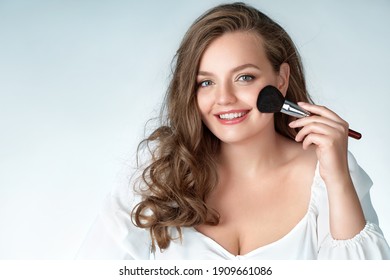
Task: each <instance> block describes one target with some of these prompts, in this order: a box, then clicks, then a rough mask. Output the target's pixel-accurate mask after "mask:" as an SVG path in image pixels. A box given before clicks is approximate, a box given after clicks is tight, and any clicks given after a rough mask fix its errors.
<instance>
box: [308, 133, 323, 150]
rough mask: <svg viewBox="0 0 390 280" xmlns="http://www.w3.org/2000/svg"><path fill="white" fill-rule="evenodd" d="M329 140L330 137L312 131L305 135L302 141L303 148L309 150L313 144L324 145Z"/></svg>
mask: <svg viewBox="0 0 390 280" xmlns="http://www.w3.org/2000/svg"><path fill="white" fill-rule="evenodd" d="M328 140H329V137H327V136H325V135H321V134H315V133H312V134H309V135H308V136H306V137H305V139H304V140H303V142H302V148H303V149H304V150H307V149H308V148H309V146H310V145H312V144H314V145H316V146H318V147H320V146H323V145H324V144H325V143H326V142H327V141H328Z"/></svg>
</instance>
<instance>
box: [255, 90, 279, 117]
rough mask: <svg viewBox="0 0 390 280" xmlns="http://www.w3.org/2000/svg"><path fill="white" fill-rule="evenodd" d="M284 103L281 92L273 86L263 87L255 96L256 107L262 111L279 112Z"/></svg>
mask: <svg viewBox="0 0 390 280" xmlns="http://www.w3.org/2000/svg"><path fill="white" fill-rule="evenodd" d="M283 104H284V96H283V94H282V93H281V92H280V91H279V90H278V89H277V88H276V87H274V86H266V87H264V88H263V89H262V90H261V91H260V93H259V97H258V98H257V109H259V111H260V112H262V113H277V112H280V110H281V109H282V107H283Z"/></svg>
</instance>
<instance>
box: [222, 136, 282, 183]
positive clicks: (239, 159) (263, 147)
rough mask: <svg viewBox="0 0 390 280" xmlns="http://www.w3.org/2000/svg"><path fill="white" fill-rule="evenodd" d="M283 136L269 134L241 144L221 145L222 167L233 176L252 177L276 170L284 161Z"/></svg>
mask: <svg viewBox="0 0 390 280" xmlns="http://www.w3.org/2000/svg"><path fill="white" fill-rule="evenodd" d="M283 141H288V140H287V139H284V137H283V136H281V135H279V134H278V133H276V132H275V131H274V130H273V131H272V132H267V133H264V134H263V135H261V137H257V138H256V139H250V140H248V141H245V142H240V143H221V150H220V151H221V153H220V157H219V163H220V167H221V168H222V169H223V170H225V171H226V172H228V174H231V175H233V176H235V175H237V174H239V176H245V177H247V176H248V177H252V176H255V175H256V174H259V173H262V172H268V171H269V170H271V169H273V168H276V167H277V166H278V165H279V164H280V162H281V161H282V160H283V150H282V147H283V144H282V142H283Z"/></svg>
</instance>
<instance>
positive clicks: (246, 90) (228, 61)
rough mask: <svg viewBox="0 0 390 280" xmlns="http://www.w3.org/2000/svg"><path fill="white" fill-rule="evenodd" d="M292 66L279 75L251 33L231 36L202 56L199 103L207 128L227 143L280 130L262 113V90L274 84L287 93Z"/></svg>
mask: <svg viewBox="0 0 390 280" xmlns="http://www.w3.org/2000/svg"><path fill="white" fill-rule="evenodd" d="M288 75H289V67H288V65H287V64H282V66H281V68H280V71H279V73H277V72H275V71H274V70H273V68H272V66H271V63H270V62H269V60H268V59H267V57H266V54H265V51H264V47H263V44H262V38H260V37H259V36H257V35H255V34H253V33H248V32H233V33H226V34H224V35H222V36H221V37H219V38H217V39H215V40H214V41H212V43H211V44H210V45H209V46H208V47H207V49H206V50H205V52H204V53H203V55H202V58H201V60H200V65H199V71H198V75H197V85H198V89H197V102H198V106H199V109H200V112H201V117H202V120H203V122H204V124H205V125H206V126H207V127H208V128H209V130H210V131H211V132H212V133H213V134H214V135H215V136H216V137H218V138H219V139H220V140H221V141H222V142H225V143H236V142H243V141H246V140H248V139H251V138H253V137H261V135H262V133H267V132H269V131H270V130H272V131H274V124H273V114H263V113H260V112H259V111H258V110H257V108H256V101H257V97H258V94H259V92H260V90H261V89H262V88H263V87H265V86H267V85H273V86H276V87H278V88H279V90H281V92H282V93H283V94H285V93H286V91H287V87H288Z"/></svg>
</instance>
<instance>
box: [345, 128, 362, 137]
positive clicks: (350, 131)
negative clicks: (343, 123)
mask: <svg viewBox="0 0 390 280" xmlns="http://www.w3.org/2000/svg"><path fill="white" fill-rule="evenodd" d="M348 136H349V137H352V138H354V139H356V140H359V139H360V138H362V134H361V133H359V132H357V131H355V130H353V129H348Z"/></svg>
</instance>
